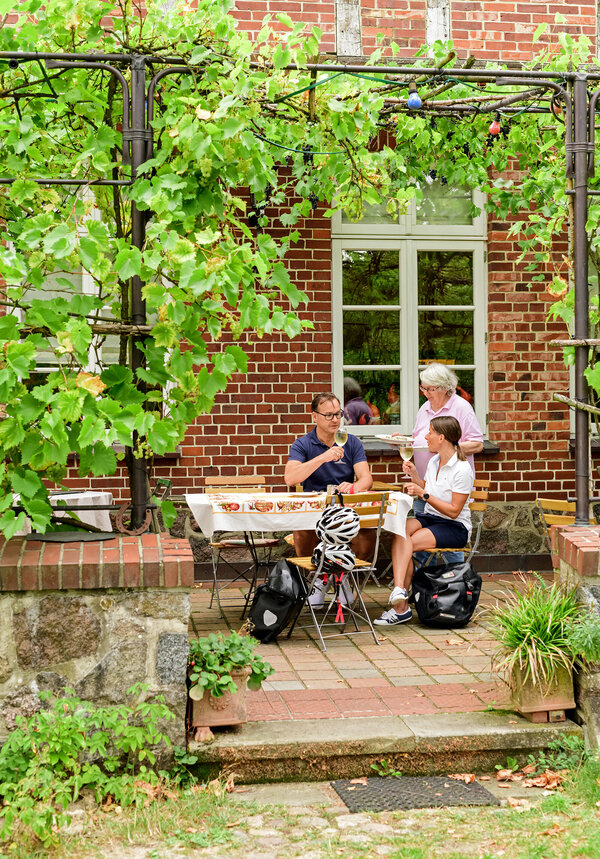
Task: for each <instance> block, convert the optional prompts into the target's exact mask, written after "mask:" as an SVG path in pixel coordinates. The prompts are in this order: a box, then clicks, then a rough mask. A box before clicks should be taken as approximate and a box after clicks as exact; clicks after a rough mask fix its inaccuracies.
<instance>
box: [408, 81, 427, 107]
mask: <svg viewBox="0 0 600 859" xmlns="http://www.w3.org/2000/svg"><path fill="white" fill-rule="evenodd" d="M406 104H407V105H408V109H409V110H418V109H419V108H420V107H421V105H422V104H423V102H422V101H421V97H420V95H419V93H418V92H417V86H416V84H415V82H414V81H411V82H410V84H409V86H408V101H407V102H406Z"/></svg>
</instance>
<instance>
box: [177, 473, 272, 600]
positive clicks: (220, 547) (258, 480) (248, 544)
mask: <svg viewBox="0 0 600 859" xmlns="http://www.w3.org/2000/svg"><path fill="white" fill-rule="evenodd" d="M265 483H266V480H265V478H264V477H262V476H260V475H258V474H247V475H240V476H239V477H236V478H231V477H212V478H208V479H207V480H206V481H205V483H204V491H205V492H207V493H210V492H224V493H238V492H252V491H254V490H257V491H259V492H265V491H266V490H265ZM190 530H191V529H190ZM186 533H188V529H186ZM192 533H193V532H192ZM240 534H241V536H240V537H223V538H221V539H213V540H211V541H210V544H209V545H210V551H211V560H212V572H213V586H212V592H211V595H210V603H209V608H212V605H213V602H214V600H215V599H216V601H217V605H218V607H219V614H220V616H221V617H223V607H222V603H224V602H225V603H227V602H229V603H234V602H236V601H239V597H237V596H233V597H223V596H221V593H222V591H224V590H226V589H227V588H231V586H232V585H234V584H235V583H236V582H239V581H245V582H247V584H248V591H247V593H246V596H245V597H244V603H243V609H242V617H244V616H245V614H246V612H247V610H248V606H249V604H250V601H251V599H252V597H253V596H254V591H255V590H256V585H257V582H258V578H259V573H260V570H261V568H266V567H268V565H269V564H270V560H271V550H272V549H273V548H274V547H275V546H277V545H278V544H279V539H278V538H276V537H264V536H262V535H261V536H255V534H254V533H253V532H252V531H241V532H240ZM227 549H234V550H235V549H238V550H239V549H246V550H247V552H248V554H249V555H250V561H251V563H250V564H249V565H248V566H246V567H244V569H243V570H240V569H239V568H238V567H237V566H234V564H235V561H234V560H233V559H231V558H228V557H227ZM223 565H224V566H226V567H227V568H228V569H229V571H230V572H232V573H233V578H227V579H226V580H225V579H221V577H220V575H219V568H220V567H222V566H223ZM219 581H221V582H222V583H221V584H219Z"/></svg>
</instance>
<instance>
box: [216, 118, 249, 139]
mask: <svg viewBox="0 0 600 859" xmlns="http://www.w3.org/2000/svg"><path fill="white" fill-rule="evenodd" d="M221 128H222V130H223V138H224V139H225V140H227V138H228V137H233V136H234V135H235V134H237V133H238V132H239V131H241V130H242V128H244V122H243V121H242V120H241V119H238V118H237V117H235V116H229V117H227V119H226V120H225V122H224V123H223V124H222V125H221Z"/></svg>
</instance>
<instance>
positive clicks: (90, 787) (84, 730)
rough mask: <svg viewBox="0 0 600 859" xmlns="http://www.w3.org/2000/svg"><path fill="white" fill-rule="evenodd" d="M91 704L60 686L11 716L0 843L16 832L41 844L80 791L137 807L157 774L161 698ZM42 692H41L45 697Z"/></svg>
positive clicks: (1, 784)
mask: <svg viewBox="0 0 600 859" xmlns="http://www.w3.org/2000/svg"><path fill="white" fill-rule="evenodd" d="M142 691H143V689H142V687H140V686H135V687H132V688H131V689H129V690H128V694H131V695H132V696H134V695H135V696H137V698H138V700H135V701H134V702H133V703H132V705H131V706H126V705H124V704H122V705H114V706H107V707H98V706H96V705H95V704H92V703H90V702H89V701H82V700H80V699H79V698H76V697H75V696H74V694H72V692H70V691H68V692H67V693H66V695H65V697H62V698H58V699H56V700H54V701H52V702H51V703H50V706H49V707H48V709H46V710H42V711H40V712H39V713H36V714H35V715H33V716H31V717H30V718H28V719H24V718H22V717H20V718H18V719H17V728H16V729H15V730H14V731H13V732H12V733H11V734H9V736H8V739H7V740H6V742H5V743H4V745H3V746H2V748H1V749H0V801H1V806H0V842H5V841H7V840H8V839H9V838H14V837H15V835H18V834H19V833H24V834H27V835H30V836H33V837H34V838H35V839H38V840H39V841H40V842H42V844H44V845H45V846H48V845H49V844H50V843H51V842H52V841H53V840H54V837H55V833H56V829H57V828H58V827H60V826H62V825H64V824H65V823H67V822H68V820H69V817H68V815H67V813H66V809H67V807H68V805H69V803H71V802H75V801H76V800H77V799H79V798H80V797H81V795H82V793H83V792H84V791H91V792H92V793H93V795H94V798H95V800H96V802H102V801H105V800H107V799H108V798H109V797H110V798H111V800H112V801H114V802H115V803H117V804H119V805H130V804H132V803H135V804H137V805H140V804H142V803H143V801H144V800H145V799H147V795H148V794H147V790H144V789H143V788H144V787H146V788H147V785H148V783H150V784H157V783H158V782H159V781H160V777H159V775H157V774H156V773H155V772H153V771H152V769H150V768H148V767H147V766H146V763H148V764H150V765H152V764H154V763H155V762H156V756H155V754H154V752H153V751H152V747H156V746H159V745H164V744H166V745H169V744H170V741H169V738H168V737H167V736H165V735H164V734H163V733H162V731H161V730H160V727H159V726H160V724H161V723H163V722H165V721H167V720H169V719H172V718H174V716H173V714H172V713H171V711H170V710H169V709H168V707H167V706H166V705H165V704H164V701H163V699H162V698H160V697H159V698H157V699H156V700H154V701H143V700H140V699H139V696H140V693H141V692H142ZM47 697H49V696H47Z"/></svg>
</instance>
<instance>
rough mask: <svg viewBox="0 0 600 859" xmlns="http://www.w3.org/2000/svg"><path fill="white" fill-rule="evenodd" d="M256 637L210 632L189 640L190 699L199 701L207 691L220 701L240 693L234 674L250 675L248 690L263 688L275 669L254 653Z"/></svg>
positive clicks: (237, 633)
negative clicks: (226, 696) (223, 696)
mask: <svg viewBox="0 0 600 859" xmlns="http://www.w3.org/2000/svg"><path fill="white" fill-rule="evenodd" d="M258 643H259V642H258V641H257V639H256V638H252V637H251V636H249V635H240V633H239V632H233V631H232V632H230V633H229V635H223V633H222V632H219V633H214V632H211V633H210V635H207V636H206V637H204V638H193V639H192V640H191V641H190V655H189V662H188V668H189V672H188V674H189V681H190V688H189V696H190V698H192V699H193V700H195V701H199V700H200V699H201V698H202V697H203V695H204V693H205V692H209V693H210V694H211V695H213V696H214V697H215V698H220V697H221V696H222V695H224V694H225V692H231V693H235V692H237V690H238V687H237V684H236V682H235V680H234V677H233V675H235V674H237V675H238V676H239V675H240V674H243V673H244V672H245V670H246V673H248V672H249V673H248V688H249V689H255V690H256V689H260V687H261V684H262V682H263V680H264V679H265V678H266V677H268V676H269V675H270V674H272V673H273V671H274V670H275V669H274V668H273V667H272V666H271V665H269V663H268V662H265V660H264V659H263V658H262V656H260V655H259V654H258V653H256V652H255V648H256V646H257V645H258Z"/></svg>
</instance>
